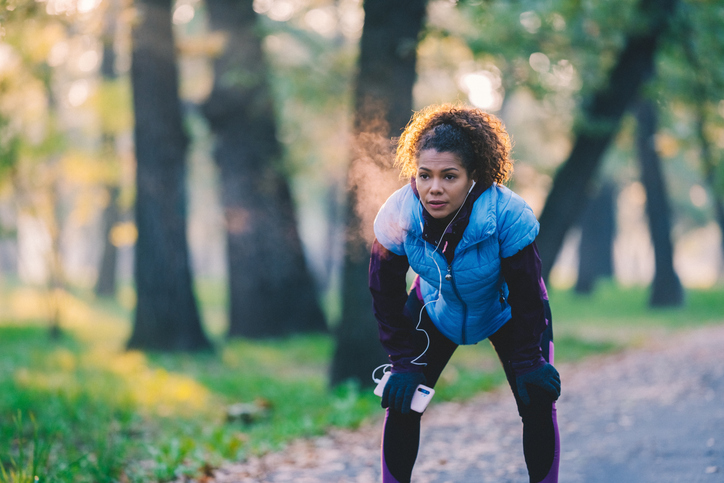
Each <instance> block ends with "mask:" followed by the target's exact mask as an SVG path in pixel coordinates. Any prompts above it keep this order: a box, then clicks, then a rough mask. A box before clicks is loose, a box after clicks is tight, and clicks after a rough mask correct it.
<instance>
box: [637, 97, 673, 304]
mask: <svg viewBox="0 0 724 483" xmlns="http://www.w3.org/2000/svg"><path fill="white" fill-rule="evenodd" d="M636 120H637V121H638V130H637V135H636V147H637V149H638V153H639V160H640V161H641V180H642V181H643V184H644V187H645V188H646V214H647V215H648V217H649V230H650V232H651V240H652V242H653V244H654V256H655V259H656V272H655V274H654V281H653V284H652V286H651V297H650V299H649V304H650V305H651V306H653V307H665V306H678V305H681V304H682V303H683V302H684V291H683V289H682V287H681V282H680V281H679V277H678V276H677V275H676V272H675V271H674V247H673V244H672V243H671V209H670V208H669V197H668V195H667V192H666V184H665V182H664V175H663V173H662V172H661V160H660V158H659V155H658V153H657V152H656V148H655V145H654V137H655V136H656V130H657V124H658V123H657V113H656V106H655V105H654V103H653V102H652V101H650V100H642V101H640V102H639V104H638V106H636Z"/></svg>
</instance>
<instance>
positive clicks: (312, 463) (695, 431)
mask: <svg viewBox="0 0 724 483" xmlns="http://www.w3.org/2000/svg"><path fill="white" fill-rule="evenodd" d="M558 369H559V370H560V372H561V377H562V380H563V395H562V396H561V399H560V400H559V402H558V416H559V418H558V422H559V427H560V431H561V471H560V480H559V481H560V483H579V482H580V483H599V482H600V483H649V482H651V483H653V482H656V483H669V482H671V483H674V482H676V483H698V482H705V483H713V482H724V326H710V327H705V328H701V329H697V330H693V331H688V332H681V333H676V335H674V336H671V335H670V336H669V337H667V338H665V339H664V338H661V339H657V340H654V341H651V342H650V343H648V344H647V345H646V346H645V347H643V348H640V349H636V350H630V351H626V352H624V353H621V354H615V355H609V356H605V357H596V358H592V359H589V360H586V361H585V362H583V363H578V364H575V365H565V364H562V365H559V366H558ZM379 426H380V425H379V424H374V425H371V426H369V427H364V428H362V429H360V430H357V431H333V432H331V433H330V434H329V435H327V436H324V437H320V438H315V439H310V440H302V441H297V442H295V443H293V444H291V445H290V446H289V447H288V448H287V449H286V450H285V451H283V452H281V453H274V454H268V455H265V456H264V457H261V458H254V459H251V460H249V461H246V462H244V463H241V464H234V465H229V466H227V467H225V468H222V469H221V470H219V471H218V472H217V475H216V479H215V480H214V481H216V482H218V483H231V482H233V483H246V482H270V483H271V482H273V483H276V482H295V483H311V482H325V483H332V482H339V483H342V482H364V483H374V482H376V481H379V443H380V427H379ZM520 438H521V425H520V421H519V418H518V416H517V413H516V410H515V403H514V402H513V399H512V396H511V395H510V393H509V390H508V389H507V388H503V389H501V390H498V391H495V392H493V393H489V394H483V395H481V396H479V397H477V398H475V399H473V400H471V401H468V402H466V403H464V404H459V403H439V404H434V403H433V404H432V405H431V406H430V408H429V409H428V411H427V412H426V414H425V417H424V418H423V433H422V444H421V448H420V455H419V457H418V463H417V465H416V467H415V471H414V473H413V482H416V483H448V482H499V483H500V482H516V483H518V482H520V483H524V482H527V481H528V477H527V473H526V471H525V466H524V463H523V455H522V445H521V443H520Z"/></svg>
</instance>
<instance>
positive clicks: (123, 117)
mask: <svg viewBox="0 0 724 483" xmlns="http://www.w3.org/2000/svg"><path fill="white" fill-rule="evenodd" d="M89 103H90V105H91V106H92V107H93V108H94V109H95V111H96V112H97V113H98V116H99V118H100V124H101V130H102V131H103V132H105V133H113V134H118V133H122V132H126V131H129V130H130V129H132V128H133V106H132V97H131V85H130V81H129V79H128V78H127V77H119V78H118V79H116V80H113V81H104V82H102V83H101V84H100V86H99V87H98V88H97V89H96V90H95V92H94V93H93V95H92V96H91V98H90V100H89Z"/></svg>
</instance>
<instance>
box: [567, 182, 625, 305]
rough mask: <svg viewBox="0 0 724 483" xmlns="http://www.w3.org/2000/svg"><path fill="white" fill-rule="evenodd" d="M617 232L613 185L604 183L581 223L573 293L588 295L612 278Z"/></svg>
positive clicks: (593, 198)
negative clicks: (598, 281) (601, 280)
mask: <svg viewBox="0 0 724 483" xmlns="http://www.w3.org/2000/svg"><path fill="white" fill-rule="evenodd" d="M615 231H616V196H615V188H614V185H613V183H611V182H606V183H603V185H602V186H601V188H600V189H599V190H598V193H597V194H596V195H595V196H594V197H592V198H590V199H589V201H588V206H586V209H585V210H584V212H583V217H582V219H581V245H580V248H579V250H578V280H576V288H575V290H576V292H578V293H580V294H588V293H591V292H592V291H593V289H594V287H595V284H596V281H597V280H598V279H599V278H609V277H611V276H613V238H614V234H615Z"/></svg>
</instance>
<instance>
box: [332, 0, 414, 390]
mask: <svg viewBox="0 0 724 483" xmlns="http://www.w3.org/2000/svg"><path fill="white" fill-rule="evenodd" d="M426 4H427V2H426V0H408V1H398V2H388V1H386V0H367V1H365V3H364V11H365V22H364V28H363V30H362V39H361V44H360V56H359V61H358V65H359V72H358V77H357V85H356V89H355V119H354V134H355V136H354V141H353V142H354V146H353V159H352V162H351V165H350V169H349V184H350V187H351V191H350V193H349V196H348V200H347V222H346V226H347V228H346V240H345V258H344V273H343V278H342V285H343V286H342V304H343V307H342V320H341V323H340V326H339V327H338V330H337V334H336V339H337V347H336V351H335V354H334V359H333V361H332V368H331V384H332V385H335V384H339V383H340V382H342V381H344V380H347V379H356V380H358V381H359V382H361V383H362V384H363V385H364V386H368V385H371V384H372V379H371V374H372V370H373V369H374V368H375V367H377V366H378V365H379V364H381V363H383V362H385V361H386V360H387V356H386V354H385V353H384V351H383V350H382V347H381V345H380V343H379V336H378V331H377V322H376V321H375V318H374V317H373V314H372V297H371V295H370V292H369V287H368V270H369V255H370V252H369V245H368V243H369V242H370V240H368V239H366V238H365V237H364V236H363V233H369V231H370V228H371V227H369V226H366V225H368V224H370V223H368V222H371V219H372V217H373V216H374V213H376V209H378V208H379V206H376V205H373V206H369V205H370V201H369V200H368V199H366V196H368V193H369V189H370V187H371V185H374V184H377V183H384V182H385V180H383V179H380V176H378V177H377V178H375V175H380V174H382V175H384V176H387V177H389V178H390V179H393V180H394V179H395V178H396V174H395V173H393V172H391V170H390V169H389V168H390V167H391V162H392V143H391V142H390V141H389V138H390V136H397V135H399V134H401V132H402V129H403V128H404V127H405V125H406V124H407V122H408V121H409V119H410V116H411V115H412V87H413V85H414V83H415V78H416V77H415V67H416V63H417V44H418V37H419V35H420V30H421V28H422V25H423V21H424V18H425V9H426ZM365 163H368V165H365ZM367 169H372V171H367ZM382 201H384V200H382ZM363 205H367V206H365V207H364V208H363ZM363 211H364V212H366V213H367V216H365V217H364V218H363V215H364V213H363ZM369 214H372V216H369Z"/></svg>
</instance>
